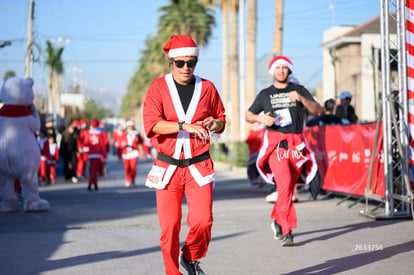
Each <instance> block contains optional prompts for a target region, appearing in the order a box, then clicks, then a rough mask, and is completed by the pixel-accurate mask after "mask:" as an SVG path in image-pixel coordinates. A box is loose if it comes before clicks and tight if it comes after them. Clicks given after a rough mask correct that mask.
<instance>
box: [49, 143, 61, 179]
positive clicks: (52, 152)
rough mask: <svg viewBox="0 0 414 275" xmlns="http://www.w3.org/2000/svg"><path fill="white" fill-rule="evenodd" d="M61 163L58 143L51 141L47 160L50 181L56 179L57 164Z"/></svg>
mask: <svg viewBox="0 0 414 275" xmlns="http://www.w3.org/2000/svg"><path fill="white" fill-rule="evenodd" d="M58 163H59V148H58V146H57V144H56V143H54V142H53V143H52V142H49V159H48V160H47V172H48V174H49V179H50V182H51V183H52V184H53V183H54V182H55V181H56V165H57V164H58Z"/></svg>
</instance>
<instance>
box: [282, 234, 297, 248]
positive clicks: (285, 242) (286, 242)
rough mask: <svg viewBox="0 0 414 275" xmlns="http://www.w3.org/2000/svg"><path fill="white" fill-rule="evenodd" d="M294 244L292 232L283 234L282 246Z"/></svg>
mask: <svg viewBox="0 0 414 275" xmlns="http://www.w3.org/2000/svg"><path fill="white" fill-rule="evenodd" d="M293 245H295V244H294V243H293V234H292V232H289V233H287V234H286V235H284V236H283V239H282V246H293Z"/></svg>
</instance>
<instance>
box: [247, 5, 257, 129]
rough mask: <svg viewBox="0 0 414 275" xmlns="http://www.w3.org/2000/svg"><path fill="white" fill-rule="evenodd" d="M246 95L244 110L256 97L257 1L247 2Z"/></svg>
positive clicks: (248, 126)
mask: <svg viewBox="0 0 414 275" xmlns="http://www.w3.org/2000/svg"><path fill="white" fill-rule="evenodd" d="M246 30H247V34H246V65H247V66H246V85H245V87H246V93H245V102H246V106H245V108H246V109H247V108H249V107H250V105H251V104H252V103H253V100H254V98H255V96H256V31H257V0H247V20H246ZM245 125H246V127H245V128H246V129H245V136H246V137H247V136H248V132H249V128H250V125H249V124H247V123H246V124H245Z"/></svg>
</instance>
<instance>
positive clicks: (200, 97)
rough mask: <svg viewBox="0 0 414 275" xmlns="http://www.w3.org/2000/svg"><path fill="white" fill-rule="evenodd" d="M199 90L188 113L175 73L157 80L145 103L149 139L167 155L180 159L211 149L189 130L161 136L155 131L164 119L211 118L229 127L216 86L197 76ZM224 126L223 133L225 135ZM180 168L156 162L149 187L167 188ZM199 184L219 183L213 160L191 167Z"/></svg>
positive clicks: (151, 172)
mask: <svg viewBox="0 0 414 275" xmlns="http://www.w3.org/2000/svg"><path fill="white" fill-rule="evenodd" d="M194 77H195V79H196V81H195V89H194V94H193V97H192V99H191V102H190V105H189V106H188V110H187V112H186V113H185V112H184V109H183V107H182V104H181V101H180V97H179V95H178V91H177V88H176V86H175V83H174V80H173V78H172V75H171V74H167V75H165V77H162V78H158V79H155V80H154V81H153V82H152V83H151V85H150V87H149V89H148V93H147V96H146V98H145V101H144V109H143V114H144V129H145V133H146V134H147V137H148V138H150V139H151V140H152V144H153V146H154V148H155V149H156V150H157V151H158V152H161V153H163V154H165V155H168V156H170V157H173V158H175V159H179V158H180V156H181V152H182V151H183V152H184V158H192V157H195V156H198V155H201V154H203V153H205V152H207V151H209V149H210V140H202V139H200V138H198V137H196V136H195V135H190V134H189V133H188V132H186V131H179V132H178V133H174V134H170V135H159V134H156V133H154V132H153V131H152V129H153V127H154V126H155V124H157V123H158V122H159V121H161V120H167V121H174V122H178V121H184V122H186V123H196V122H198V121H202V120H203V119H205V118H207V117H209V116H211V117H213V118H215V119H220V120H222V121H223V122H224V126H225V124H226V116H225V110H224V106H223V103H222V101H221V99H220V95H219V94H218V92H217V90H216V88H215V87H214V85H213V83H211V82H210V81H208V80H205V79H202V78H200V77H198V76H196V75H194ZM223 130H224V127H223V128H222V129H221V130H220V132H216V133H218V134H219V133H221V132H223ZM176 168H177V166H175V165H169V164H167V163H165V162H163V161H160V160H159V159H156V160H155V162H154V165H153V168H152V169H151V171H150V173H149V175H148V177H147V182H146V185H147V186H149V187H154V188H159V189H163V188H164V187H165V186H166V185H167V184H168V183H169V181H170V179H171V176H172V175H173V173H174V171H175V169H176ZM188 168H189V169H190V173H191V175H192V176H193V178H194V179H195V180H196V182H197V183H198V184H199V185H200V186H202V185H205V184H208V183H210V182H214V181H215V172H214V169H213V163H212V161H211V159H208V160H205V161H202V162H199V163H195V164H192V165H190V166H188Z"/></svg>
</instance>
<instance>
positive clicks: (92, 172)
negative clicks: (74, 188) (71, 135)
mask: <svg viewBox="0 0 414 275" xmlns="http://www.w3.org/2000/svg"><path fill="white" fill-rule="evenodd" d="M100 165H101V158H90V159H89V182H88V183H89V185H91V184H95V185H97V184H98V173H99V166H100Z"/></svg>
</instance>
